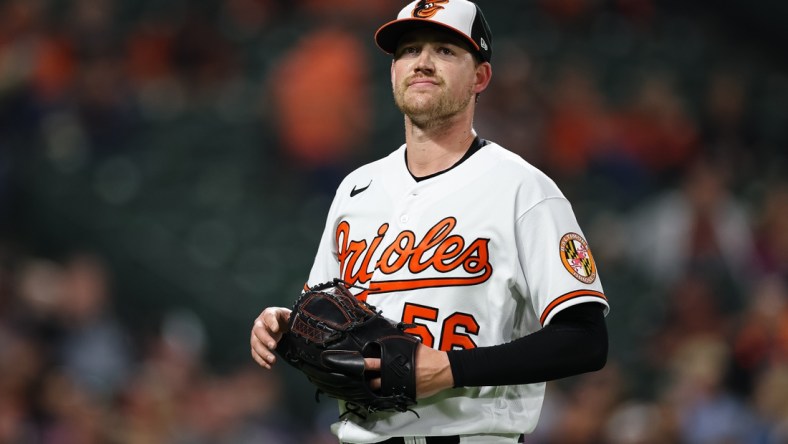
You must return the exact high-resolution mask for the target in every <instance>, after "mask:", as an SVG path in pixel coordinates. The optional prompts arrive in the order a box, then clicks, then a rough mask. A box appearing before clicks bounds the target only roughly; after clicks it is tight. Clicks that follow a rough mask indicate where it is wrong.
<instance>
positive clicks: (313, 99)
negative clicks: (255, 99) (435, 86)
mask: <svg viewBox="0 0 788 444" xmlns="http://www.w3.org/2000/svg"><path fill="white" fill-rule="evenodd" d="M366 50H367V45H365V44H363V43H362V42H361V41H360V40H359V37H358V36H357V35H356V34H355V33H353V32H351V31H350V30H348V29H344V28H342V27H339V26H332V25H327V26H325V27H322V28H318V29H315V30H313V31H311V32H310V33H308V34H307V35H304V36H302V37H301V39H300V40H299V41H297V42H296V46H295V47H294V48H292V49H291V50H290V51H288V53H287V54H286V55H285V56H283V57H282V59H281V60H280V62H279V65H278V66H277V68H276V69H275V70H274V72H273V73H271V77H270V78H269V88H270V94H271V98H272V101H273V103H272V104H273V106H274V107H275V108H274V110H273V111H272V112H271V113H270V116H271V118H273V119H274V121H275V123H276V128H277V131H278V133H279V138H280V143H281V145H282V147H281V149H282V150H283V151H284V153H283V154H284V157H285V159H286V160H289V161H290V162H293V163H294V165H295V166H296V167H297V168H298V169H300V170H302V171H304V172H307V173H310V174H315V175H316V176H317V179H318V180H316V184H315V185H316V186H318V188H320V189H323V188H324V189H333V186H334V184H335V183H337V182H338V181H339V180H340V178H341V176H343V175H344V174H346V173H347V172H348V171H346V170H345V169H344V168H345V165H347V164H348V157H349V156H351V155H352V154H353V153H354V152H355V151H356V150H357V149H358V148H359V147H361V146H363V145H365V144H367V143H368V139H367V137H368V136H369V133H370V130H371V124H372V119H373V110H372V108H371V105H372V104H371V97H370V90H369V84H370V82H369V69H370V68H369V65H370V64H369V61H368V60H367V54H366ZM321 178H322V179H324V180H320V179H321ZM321 182H326V183H321Z"/></svg>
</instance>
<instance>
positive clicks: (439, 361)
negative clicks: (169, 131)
mask: <svg viewBox="0 0 788 444" xmlns="http://www.w3.org/2000/svg"><path fill="white" fill-rule="evenodd" d="M415 365H416V397H417V398H419V399H421V398H427V397H429V396H432V395H434V394H436V393H438V392H440V391H442V390H445V389H449V388H452V387H454V376H453V375H452V373H451V366H450V365H449V356H448V355H447V354H446V352H442V351H440V350H435V349H434V348H431V347H427V346H426V345H423V344H419V345H418V347H417V348H416V362H415ZM364 371H367V372H380V359H378V358H365V359H364ZM370 386H371V387H372V389H373V390H378V389H380V378H379V377H377V378H372V379H371V380H370Z"/></svg>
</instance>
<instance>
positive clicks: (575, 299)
mask: <svg viewBox="0 0 788 444" xmlns="http://www.w3.org/2000/svg"><path fill="white" fill-rule="evenodd" d="M516 229H517V236H518V237H519V239H518V242H517V246H518V250H519V251H518V256H519V260H520V264H521V267H522V270H523V274H524V277H525V282H526V286H527V289H526V292H525V294H527V295H529V297H530V298H531V305H532V306H533V307H534V310H535V311H536V313H535V315H536V317H537V318H538V319H539V322H540V323H541V324H542V325H543V326H544V325H547V324H549V323H550V320H551V319H552V318H553V316H555V314H556V313H558V312H559V311H561V310H563V309H565V308H567V307H571V306H573V305H577V304H580V303H584V302H595V303H600V304H603V305H604V311H605V315H607V312H608V310H609V305H608V301H607V298H606V297H605V294H604V292H603V289H602V283H601V281H600V278H599V273H598V271H597V267H596V263H595V261H594V257H593V255H592V254H591V249H590V247H589V245H588V242H587V241H586V239H585V236H584V235H583V232H582V231H581V229H580V227H579V225H578V223H577V219H576V217H575V215H574V212H573V211H572V207H571V205H570V204H569V202H568V201H567V200H566V199H565V198H563V197H552V198H547V199H544V200H542V201H541V202H539V203H537V204H536V205H535V206H533V207H532V208H530V209H529V210H528V211H526V212H525V214H523V215H522V216H521V217H520V218H519V219H518V221H517V228H516Z"/></svg>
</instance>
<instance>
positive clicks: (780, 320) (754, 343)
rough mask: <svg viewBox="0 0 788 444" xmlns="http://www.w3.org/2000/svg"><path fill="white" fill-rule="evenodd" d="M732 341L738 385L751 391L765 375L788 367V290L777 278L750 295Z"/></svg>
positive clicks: (766, 280)
mask: <svg viewBox="0 0 788 444" xmlns="http://www.w3.org/2000/svg"><path fill="white" fill-rule="evenodd" d="M748 296H749V297H748V304H747V307H745V309H744V310H743V313H742V314H741V316H740V318H741V319H740V321H739V323H738V326H737V328H736V332H735V335H734V337H733V341H732V347H733V356H734V360H735V364H736V367H737V369H738V370H739V373H738V376H739V377H740V378H742V379H743V380H740V381H737V382H738V383H739V384H740V385H741V386H743V388H744V389H745V390H749V389H750V388H751V387H752V385H753V384H754V383H755V380H756V379H757V378H758V377H759V376H760V374H761V372H762V371H764V370H765V369H768V368H769V367H770V366H773V365H784V364H788V286H786V282H785V280H783V279H781V278H779V277H777V276H768V277H765V278H763V279H761V280H760V281H759V282H758V283H757V284H756V285H755V286H754V287H753V290H752V292H751V293H750V295H748Z"/></svg>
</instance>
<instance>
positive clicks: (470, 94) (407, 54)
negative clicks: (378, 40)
mask: <svg viewBox="0 0 788 444" xmlns="http://www.w3.org/2000/svg"><path fill="white" fill-rule="evenodd" d="M483 65H486V66H487V67H489V64H481V65H479V64H477V63H476V60H475V59H474V57H473V55H472V54H471V53H470V52H469V51H468V50H467V49H465V46H464V45H463V44H462V43H461V42H460V41H459V39H458V38H457V37H455V36H454V35H453V34H451V33H449V32H444V31H439V30H426V29H425V30H419V31H413V32H410V33H408V34H405V35H404V36H403V38H402V39H401V40H400V43H399V45H398V46H397V51H396V52H395V53H394V61H393V62H392V65H391V83H392V88H393V91H394V101H395V102H396V104H397V106H398V107H399V109H400V110H401V111H402V112H403V113H404V114H405V115H406V116H408V117H409V118H410V120H411V121H412V122H413V123H414V124H415V125H417V126H421V127H426V126H431V125H434V124H438V123H440V122H443V121H446V120H449V119H451V118H452V117H454V116H456V115H458V114H460V113H462V112H463V111H465V110H467V109H468V108H469V107H470V106H471V103H472V100H473V98H474V97H475V95H476V93H477V92H480V91H481V90H482V89H484V87H485V86H486V82H483V83H484V85H483V86H480V82H479V78H480V76H479V74H478V71H479V69H480V68H479V67H480V66H483ZM483 69H486V68H483Z"/></svg>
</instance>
